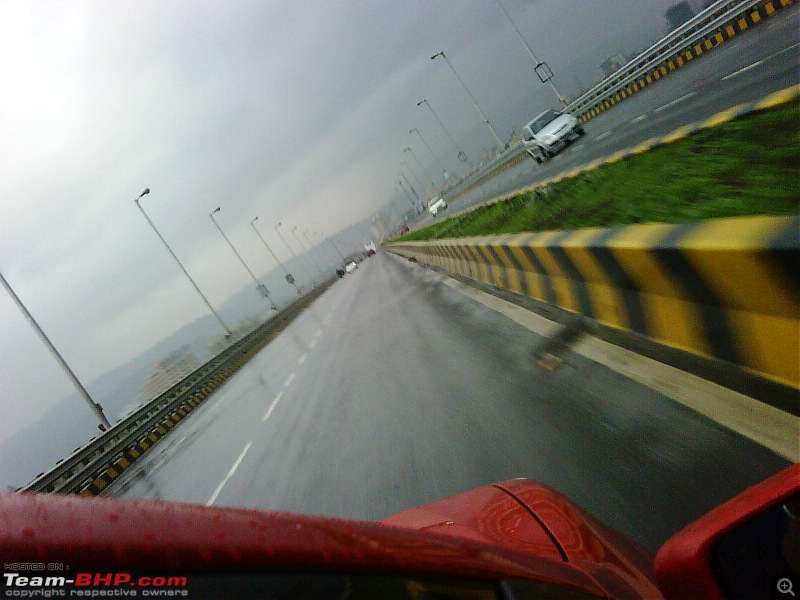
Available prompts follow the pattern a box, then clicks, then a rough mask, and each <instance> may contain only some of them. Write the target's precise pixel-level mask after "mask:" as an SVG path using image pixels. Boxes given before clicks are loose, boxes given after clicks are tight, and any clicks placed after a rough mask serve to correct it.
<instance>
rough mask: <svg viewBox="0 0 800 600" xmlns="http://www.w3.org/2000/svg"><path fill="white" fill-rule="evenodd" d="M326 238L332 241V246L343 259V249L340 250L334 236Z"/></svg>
mask: <svg viewBox="0 0 800 600" xmlns="http://www.w3.org/2000/svg"><path fill="white" fill-rule="evenodd" d="M326 239H327V240H328V241H329V242H330V243H331V246H333V249H334V250H336V252H337V254H338V255H339V256H340V257H341V259H342V260H344V254H342V251H341V250H339V246H337V245H336V244H335V243H334V241H333V238H332V237H328V238H326Z"/></svg>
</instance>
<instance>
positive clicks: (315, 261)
mask: <svg viewBox="0 0 800 600" xmlns="http://www.w3.org/2000/svg"><path fill="white" fill-rule="evenodd" d="M292 235H293V236H294V239H296V240H297V243H298V244H300V247H301V248H302V249H303V252H305V253H306V256H308V257H309V258H311V263H312V264H313V265H314V266H315V267H316V268H317V272H318V273H319V274H320V275H322V269H320V268H319V265H318V264H317V259H316V258H314V255H313V254H312V253H311V252H310V251H309V250H308V249H307V248H306V245H305V244H304V243H303V242H302V241H301V240H300V236H299V235H297V225H295V226H294V227H292Z"/></svg>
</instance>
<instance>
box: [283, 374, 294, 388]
mask: <svg viewBox="0 0 800 600" xmlns="http://www.w3.org/2000/svg"><path fill="white" fill-rule="evenodd" d="M296 375H297V373H292V374H290V375H289V377H288V378H287V379H286V383H284V384H283V387H285V388H287V387H289V386H290V385H291V384H292V381H294V378H295V376H296Z"/></svg>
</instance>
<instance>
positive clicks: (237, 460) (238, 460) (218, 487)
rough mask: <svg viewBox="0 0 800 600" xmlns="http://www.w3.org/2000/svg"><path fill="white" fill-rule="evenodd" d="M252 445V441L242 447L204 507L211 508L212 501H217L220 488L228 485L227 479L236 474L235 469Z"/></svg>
mask: <svg viewBox="0 0 800 600" xmlns="http://www.w3.org/2000/svg"><path fill="white" fill-rule="evenodd" d="M252 445H253V442H252V440H251V441H249V442H247V445H246V446H245V447H244V450H242V453H241V454H240V455H239V458H237V459H236V462H235V463H233V466H232V467H231V470H230V471H228V474H227V475H225V479H223V480H222V481H220V482H219V485H218V486H217V489H216V490H214V493H213V494H212V495H211V498H209V499H208V502H206V506H211V505H212V504H214V500H216V499H217V496H219V493H220V492H221V491H222V488H223V487H225V484H226V483H228V479H230V478H231V476H232V475H233V474H234V473H236V469H238V468H239V465H240V464H241V462H242V459H243V458H244V455H245V454H247V451H248V450H250V446H252Z"/></svg>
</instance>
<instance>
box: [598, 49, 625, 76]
mask: <svg viewBox="0 0 800 600" xmlns="http://www.w3.org/2000/svg"><path fill="white" fill-rule="evenodd" d="M625 62H626V61H625V58H624V57H623V56H622V54H615V55H614V56H609V57H608V58H607V59H605V60H604V61H603V62H601V63H600V70H601V71H602V72H603V77H604V78H605V77H609V76H610V75H613V74H614V73H615V72H616V71H617V70H619V68H620V67H621V66H622V65H624V64H625Z"/></svg>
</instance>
